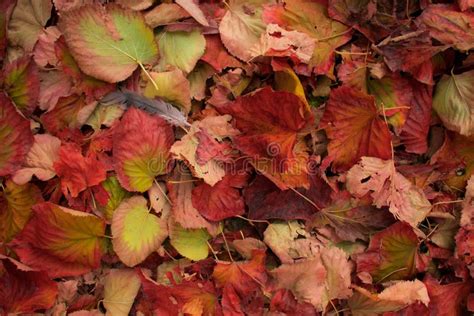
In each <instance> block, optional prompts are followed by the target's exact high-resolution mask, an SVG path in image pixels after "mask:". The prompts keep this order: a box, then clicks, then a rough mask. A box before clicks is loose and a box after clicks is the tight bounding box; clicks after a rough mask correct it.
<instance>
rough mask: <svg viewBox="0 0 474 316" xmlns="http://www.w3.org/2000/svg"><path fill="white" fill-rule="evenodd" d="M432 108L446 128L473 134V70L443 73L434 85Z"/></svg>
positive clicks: (464, 133)
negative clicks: (449, 74)
mask: <svg viewBox="0 0 474 316" xmlns="http://www.w3.org/2000/svg"><path fill="white" fill-rule="evenodd" d="M433 108H434V110H435V111H436V112H437V113H438V115H439V117H440V118H441V120H442V121H443V124H444V125H445V126H446V128H448V129H450V130H453V131H455V132H458V133H460V134H462V135H466V136H469V135H472V134H474V70H471V71H466V72H464V73H462V74H460V75H455V74H451V76H448V75H444V76H443V77H442V78H441V80H440V81H439V82H438V85H437V86H436V91H435V93H434V97H433Z"/></svg>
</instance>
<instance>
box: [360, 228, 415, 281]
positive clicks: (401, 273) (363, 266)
mask: <svg viewBox="0 0 474 316" xmlns="http://www.w3.org/2000/svg"><path fill="white" fill-rule="evenodd" d="M417 255H418V238H417V236H416V234H415V232H414V231H413V228H412V227H410V226H409V225H408V224H405V223H403V222H397V223H395V224H393V225H391V226H389V227H388V228H386V229H384V230H382V231H381V232H379V233H377V234H374V235H373V236H372V238H371V239H370V243H369V247H368V248H367V250H366V251H365V252H364V253H362V254H359V255H357V257H356V261H357V272H369V273H370V275H371V276H372V278H373V280H374V281H376V282H381V281H389V280H397V279H406V278H410V277H411V276H413V275H414V274H415V272H416V265H415V260H416V257H417Z"/></svg>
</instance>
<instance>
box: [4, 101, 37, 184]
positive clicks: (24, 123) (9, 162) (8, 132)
mask: <svg viewBox="0 0 474 316" xmlns="http://www.w3.org/2000/svg"><path fill="white" fill-rule="evenodd" d="M0 144H1V146H0V177H1V176H6V175H8V174H11V173H13V172H15V171H16V170H18V169H20V167H21V166H22V165H23V161H24V160H25V157H26V154H27V153H28V151H29V150H30V148H31V146H32V145H33V134H32V133H31V130H30V122H29V121H28V120H27V119H25V118H23V117H22V116H21V115H20V114H19V113H18V112H17V111H16V109H15V106H14V105H13V104H12V102H11V101H10V100H9V99H8V97H6V96H5V95H4V94H3V93H0Z"/></svg>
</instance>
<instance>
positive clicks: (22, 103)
mask: <svg viewBox="0 0 474 316" xmlns="http://www.w3.org/2000/svg"><path fill="white" fill-rule="evenodd" d="M0 82H1V85H2V86H3V89H5V91H6V92H7V94H8V96H9V97H10V98H11V99H12V101H13V102H14V103H15V106H16V108H17V109H19V110H20V111H22V112H23V113H25V114H27V115H28V114H31V113H32V112H33V111H34V109H35V108H36V102H37V101H38V97H39V89H40V82H39V77H38V69H37V68H36V65H35V63H34V62H33V61H32V60H31V58H29V57H28V56H25V57H22V58H18V59H16V60H15V61H13V62H11V63H9V64H7V65H5V66H4V69H3V74H2V76H1V78H0Z"/></svg>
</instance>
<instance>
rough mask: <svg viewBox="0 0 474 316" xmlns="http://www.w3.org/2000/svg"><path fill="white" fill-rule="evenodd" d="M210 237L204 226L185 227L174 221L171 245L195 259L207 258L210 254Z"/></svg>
mask: <svg viewBox="0 0 474 316" xmlns="http://www.w3.org/2000/svg"><path fill="white" fill-rule="evenodd" d="M210 237H211V236H210V235H209V233H208V232H207V230H205V229H203V228H200V229H184V228H183V227H182V226H181V225H179V224H178V223H174V224H173V225H172V227H171V228H170V239H171V245H172V246H173V247H174V248H175V249H176V250H177V251H178V252H179V254H180V255H182V256H183V257H186V258H188V259H191V260H194V261H199V260H202V259H206V258H207V255H208V254H209V248H208V246H207V241H208V240H209V238H210Z"/></svg>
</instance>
